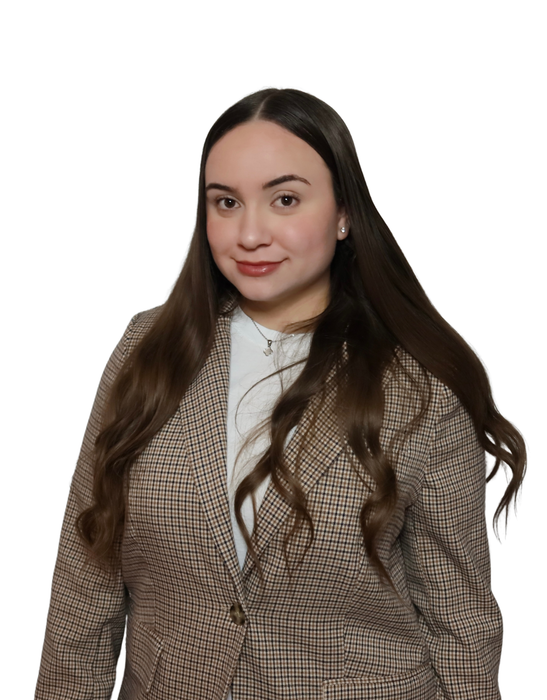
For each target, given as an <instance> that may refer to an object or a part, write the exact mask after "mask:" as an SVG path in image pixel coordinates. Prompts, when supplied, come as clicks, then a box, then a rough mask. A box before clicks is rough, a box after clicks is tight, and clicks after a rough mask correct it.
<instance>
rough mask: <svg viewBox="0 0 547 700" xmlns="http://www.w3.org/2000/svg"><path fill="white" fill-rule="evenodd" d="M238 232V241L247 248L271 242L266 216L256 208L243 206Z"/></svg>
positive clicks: (250, 248)
mask: <svg viewBox="0 0 547 700" xmlns="http://www.w3.org/2000/svg"><path fill="white" fill-rule="evenodd" d="M238 233H239V235H238V243H239V244H240V245H241V246H243V247H244V248H247V249H248V250H252V249H254V248H258V246H261V245H270V243H271V242H272V235H271V231H270V228H269V226H268V222H267V217H266V216H264V215H263V214H262V213H261V212H259V211H258V209H257V208H253V207H250V208H245V210H244V211H243V212H242V215H241V217H240V219H239V232H238Z"/></svg>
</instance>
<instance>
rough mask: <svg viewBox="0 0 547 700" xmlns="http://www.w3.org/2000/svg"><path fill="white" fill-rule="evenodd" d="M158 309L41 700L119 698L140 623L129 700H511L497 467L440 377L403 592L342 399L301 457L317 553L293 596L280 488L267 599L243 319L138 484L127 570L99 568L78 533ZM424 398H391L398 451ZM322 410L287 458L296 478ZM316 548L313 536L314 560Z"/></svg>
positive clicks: (396, 528)
mask: <svg viewBox="0 0 547 700" xmlns="http://www.w3.org/2000/svg"><path fill="white" fill-rule="evenodd" d="M158 311H159V308H156V309H152V310H150V311H146V312H143V313H140V314H137V315H136V316H135V317H133V319H132V320H131V322H130V324H129V326H128V327H127V329H126V331H125V333H124V336H123V338H122V339H121V340H120V342H119V343H118V345H117V347H116V348H115V349H114V352H113V353H112V356H111V358H110V360H109V362H108V364H107V366H106V368H105V371H104V374H103V377H102V379H101V382H100V385H99V389H98V392H97V397H96V400H95V403H94V405H93V409H92V412H91V416H90V419H89V423H88V426H87V429H86V433H85V437H84V440H83V445H82V448H81V453H80V456H79V459H78V462H77V466H76V470H75V474H74V477H73V480H72V486H71V490H70V496H69V500H68V506H67V510H66V515H65V520H64V524H63V528H62V534H61V540H60V545H59V552H58V558H57V563H56V568H55V574H54V579H53V587H52V595H51V603H50V610H49V615H48V622H47V629H46V635H45V642H44V648H43V654H42V662H41V667H40V673H39V678H38V684H37V689H36V698H37V699H38V700H84V699H85V700H88V699H89V700H91V699H93V700H99V699H103V698H104V699H106V698H110V697H111V693H112V688H113V685H114V680H115V672H116V661H117V658H118V654H119V650H120V646H121V642H122V638H123V634H124V629H125V627H126V623H127V638H126V645H127V653H126V666H125V673H124V678H123V684H122V688H121V693H120V696H119V697H120V698H121V699H122V700H160V699H161V700H190V699H191V700H223V699H224V698H226V696H227V693H228V688H229V687H230V685H232V692H233V697H234V700H282V699H286V700H289V698H290V700H295V699H298V700H403V699H404V700H441V699H443V700H456V699H458V700H494V699H495V698H499V697H500V696H499V691H498V685H497V671H498V663H499V657H500V653H501V632H502V624H501V616H500V612H499V609H498V607H497V604H496V602H495V600H494V598H493V596H492V593H491V590H490V564H489V552H488V543H487V534H486V526H485V518H484V490H485V458H484V452H483V450H482V449H481V447H480V446H479V443H478V441H477V438H476V436H475V433H474V429H473V426H472V423H471V420H470V419H469V417H468V415H467V413H466V412H465V411H464V409H463V408H462V406H461V404H460V403H459V401H458V400H457V399H456V397H455V396H454V395H453V393H452V392H451V391H449V390H448V389H447V388H446V387H445V386H444V385H442V384H441V383H440V382H439V381H438V380H436V379H434V378H431V383H432V401H431V404H430V408H429V410H428V413H427V416H426V418H425V419H424V420H423V421H422V423H421V425H420V427H419V428H418V429H417V431H416V432H415V433H414V434H413V435H412V437H411V438H410V440H409V441H408V442H407V443H406V445H405V447H404V449H403V450H402V451H401V452H400V453H399V455H398V457H397V459H396V463H395V468H396V472H397V478H398V485H399V496H400V497H399V503H398V507H397V512H396V515H395V517H394V520H393V522H392V525H391V527H390V528H389V530H388V532H387V533H386V534H385V536H384V537H383V539H382V541H381V543H380V555H381V557H382V560H383V562H384V563H385V565H386V567H387V569H388V570H389V572H390V575H391V577H392V579H393V582H394V584H395V587H396V588H397V590H398V593H399V595H396V594H395V593H394V592H393V591H392V590H391V589H390V588H389V587H386V586H385V585H382V583H381V582H380V580H379V578H378V575H377V573H376V571H375V569H374V568H373V567H372V566H371V564H370V562H369V560H368V558H367V555H366V553H365V549H364V545H363V540H362V536H361V530H360V525H359V512H360V508H361V506H362V503H363V502H364V499H365V497H366V495H367V483H366V482H363V481H361V480H360V479H359V478H358V477H357V476H356V473H355V471H354V469H353V468H352V467H351V464H350V458H349V457H348V453H347V451H346V450H344V445H343V444H342V441H341V440H340V438H339V437H337V436H336V435H337V433H336V430H335V423H334V420H335V418H334V416H333V412H332V411H329V404H328V402H327V404H326V406H325V408H324V410H323V411H322V412H321V414H320V418H319V425H318V428H317V433H316V435H317V439H316V440H314V441H313V442H311V443H310V444H306V445H304V446H303V453H302V457H301V459H302V462H301V468H300V479H301V482H302V484H303V488H304V491H305V493H306V495H307V498H308V507H309V510H310V512H311V515H312V518H313V521H314V525H315V539H314V541H313V545H312V546H311V548H310V549H309V550H308V552H307V554H306V555H305V557H304V559H303V562H302V564H301V566H300V568H299V569H298V570H297V573H296V575H295V576H294V577H293V579H292V580H289V578H288V576H287V570H286V565H285V560H284V558H283V552H282V540H283V536H284V532H285V531H284V526H285V524H286V523H287V522H288V516H289V514H290V509H289V506H288V505H287V503H286V502H285V501H284V500H283V499H282V498H281V497H280V496H279V495H278V493H277V492H276V490H275V489H274V487H273V486H272V485H271V484H270V486H269V487H268V490H267V492H266V495H265V497H264V500H263V502H262V504H261V506H260V509H259V512H258V516H257V532H256V533H255V534H253V538H254V545H255V548H256V551H257V553H258V555H259V557H260V561H261V564H262V567H263V571H264V585H263V586H262V587H261V586H260V581H259V576H258V572H257V570H256V567H255V565H254V564H253V562H252V560H251V558H250V557H249V556H248V557H247V559H246V561H245V564H244V567H243V571H241V570H240V568H239V566H238V560H237V556H236V551H235V546H234V540H233V534H232V530H231V523H230V516H229V508H228V501H227V489H226V462H225V456H226V442H225V441H226V409H227V398H228V386H229V360H230V326H229V324H230V320H229V318H228V317H222V316H221V317H219V321H218V325H217V329H216V335H215V342H214V346H213V349H212V351H211V353H210V355H209V357H208V358H207V360H206V362H205V365H204V366H203V368H202V370H201V372H200V374H199V375H198V377H197V378H196V379H195V380H194V382H193V383H192V385H191V386H190V388H189V390H188V391H187V393H186V395H185V396H184V398H183V400H182V402H181V404H180V406H179V409H178V411H177V412H176V413H175V414H174V415H173V416H172V418H171V419H170V420H169V421H168V422H167V423H166V424H165V425H164V427H163V428H162V429H161V430H160V431H159V432H158V433H157V435H156V436H155V437H154V438H153V440H152V441H151V443H150V444H149V445H148V447H147V448H146V450H145V451H144V452H143V454H142V455H141V456H140V457H139V458H138V460H137V461H136V462H135V464H134V466H133V467H132V470H131V476H130V486H129V496H128V515H127V522H126V528H125V533H124V539H123V544H122V566H121V568H120V571H118V572H117V574H116V575H114V576H112V575H108V574H106V573H104V572H103V571H102V570H101V569H100V568H99V567H97V566H95V565H93V564H92V563H89V562H87V563H86V556H85V550H84V548H83V546H82V544H81V542H80V540H79V538H78V535H77V533H76V529H75V519H76V516H77V514H78V513H79V512H80V511H81V510H82V509H83V508H84V507H87V506H88V505H89V504H90V501H91V485H92V467H91V465H92V460H91V454H92V450H93V445H94V440H95V437H96V435H97V432H98V429H99V424H100V419H101V412H102V407H103V405H104V400H105V396H106V393H107V391H108V388H109V386H110V385H111V383H112V381H113V379H114V377H115V375H116V373H117V372H118V371H119V368H120V367H121V364H122V362H123V360H124V357H125V356H126V355H127V353H128V352H129V351H130V350H131V349H132V347H134V345H135V344H136V343H137V342H138V340H139V339H140V338H141V337H142V336H143V334H145V333H146V331H147V330H148V329H149V328H150V327H151V325H152V323H153V322H154V319H155V318H156V317H157V314H158ZM404 358H405V359H404V361H405V362H407V363H409V365H410V364H412V362H414V361H413V360H412V359H411V358H410V357H409V356H407V355H404ZM406 389H408V387H406ZM406 389H405V387H404V386H403V384H401V383H400V382H397V381H388V382H387V383H386V385H385V393H386V407H385V419H384V427H383V429H382V434H381V438H382V441H383V444H385V445H387V441H388V440H389V438H390V436H391V435H393V431H395V430H396V429H397V428H399V427H401V426H402V425H404V423H405V422H406V421H407V420H408V418H409V416H410V413H409V412H410V411H411V408H410V403H411V401H410V400H409V398H408V392H407V391H406ZM312 408H313V401H312V406H310V407H309V408H308V409H306V411H305V413H304V415H303V417H302V419H301V421H300V423H299V426H298V428H297V431H296V433H295V435H294V437H293V439H292V440H291V442H290V443H289V445H288V446H287V448H286V451H285V458H286V461H287V464H288V466H289V468H290V467H291V465H294V460H295V458H296V455H297V452H298V449H299V447H300V446H301V445H300V443H301V442H302V440H301V437H300V436H301V435H302V434H303V432H304V431H305V428H306V426H307V425H308V421H309V420H310V415H311V410H312ZM299 538H300V539H299ZM306 541H307V536H306V534H305V529H304V531H303V532H302V533H301V534H300V535H299V536H298V538H297V539H296V542H295V547H296V549H297V550H298V547H299V546H300V551H303V547H304V544H305V543H306ZM291 551H294V550H291Z"/></svg>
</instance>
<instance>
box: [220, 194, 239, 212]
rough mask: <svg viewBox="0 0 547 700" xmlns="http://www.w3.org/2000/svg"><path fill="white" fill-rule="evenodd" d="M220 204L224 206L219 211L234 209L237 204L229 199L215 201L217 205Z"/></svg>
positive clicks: (222, 198) (223, 198)
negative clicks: (222, 203)
mask: <svg viewBox="0 0 547 700" xmlns="http://www.w3.org/2000/svg"><path fill="white" fill-rule="evenodd" d="M221 202H224V206H223V207H221V209H235V205H236V204H237V202H236V200H235V199H231V197H221V198H220V199H217V203H218V204H220V203H221Z"/></svg>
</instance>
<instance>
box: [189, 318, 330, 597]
mask: <svg viewBox="0 0 547 700" xmlns="http://www.w3.org/2000/svg"><path fill="white" fill-rule="evenodd" d="M230 321H231V318H230V316H223V315H220V316H219V317H218V321H217V326H216V330H215V337H214V342H213V347H212V350H211V352H210V353H209V357H208V358H207V360H206V361H205V364H204V365H203V367H202V369H201V371H200V373H199V374H198V376H197V377H196V379H195V380H194V381H193V382H192V384H191V385H190V387H189V389H188V390H187V392H186V394H185V396H184V398H183V400H182V402H181V404H180V406H179V417H180V421H181V428H182V430H183V432H184V436H185V440H186V442H187V444H188V448H189V452H190V457H191V461H192V465H193V469H194V476H195V483H196V488H197V492H198V494H199V497H200V499H201V501H202V505H203V508H204V512H205V515H206V518H207V522H208V525H209V527H210V530H211V533H212V536H213V538H214V540H215V542H216V544H217V546H218V548H219V550H220V553H221V555H222V557H223V558H224V560H225V562H226V565H227V567H228V569H229V571H230V574H231V575H232V577H233V579H234V582H235V585H236V589H237V592H238V595H239V596H240V599H241V600H243V599H244V588H243V578H244V577H246V576H247V574H248V573H249V572H250V571H251V570H252V569H253V568H254V562H253V561H252V559H251V557H250V556H249V555H247V558H246V560H245V563H244V566H243V571H241V570H240V568H239V563H238V559H237V554H236V549H235V544H234V538H233V532H232V524H231V519H230V510H229V506H228V492H227V484H226V481H227V468H226V416H227V409H228V391H229V382H230ZM330 376H332V372H331V375H330ZM333 398H334V397H333V392H332V390H331V391H329V392H327V396H326V399H325V404H324V406H323V408H322V409H321V413H320V414H319V416H318V419H317V424H316V428H315V431H314V434H315V439H313V440H307V441H305V442H304V441H303V436H304V435H305V434H306V430H307V429H308V427H309V426H310V423H311V419H312V417H313V411H314V409H315V408H316V406H317V405H318V401H319V399H318V397H314V398H313V399H312V401H311V402H310V405H309V406H308V407H307V408H306V410H305V411H304V413H303V415H302V418H301V419H300V422H299V424H298V426H297V428H296V431H295V433H294V435H293V437H292V439H291V441H290V442H289V444H288V446H287V447H286V449H285V460H286V464H287V466H288V468H289V469H290V470H291V471H292V470H294V469H295V466H296V461H297V457H298V453H299V451H301V455H300V469H299V478H300V481H301V484H302V488H303V490H304V493H307V492H309V491H310V489H311V488H313V486H314V484H315V483H316V482H317V480H318V479H319V478H320V477H321V475H322V474H323V473H324V472H325V471H326V470H327V469H328V468H329V466H330V465H331V464H332V462H333V461H334V460H335V459H336V457H337V455H338V454H339V453H340V452H341V450H342V448H343V443H342V441H341V440H340V439H339V437H338V434H337V427H336V420H335V414H334V412H333V411H332V410H329V409H330V408H331V405H332V400H333ZM290 510H291V509H290V506H289V504H288V503H286V502H285V500H284V499H283V498H282V497H281V496H280V495H279V493H278V492H277V490H276V489H275V487H274V486H273V484H272V483H270V484H269V486H268V488H267V490H266V493H265V495H264V499H263V501H262V503H261V505H260V508H259V511H258V513H257V522H256V527H255V530H254V532H253V535H252V541H253V545H254V548H255V550H256V552H257V554H258V556H259V557H260V555H261V553H262V552H263V551H264V549H265V547H266V546H267V545H268V543H269V541H270V540H271V538H272V536H273V535H274V534H276V533H278V532H279V530H280V527H281V525H282V522H283V521H284V520H285V518H286V517H287V516H288V515H289V514H290Z"/></svg>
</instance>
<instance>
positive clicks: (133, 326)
mask: <svg viewBox="0 0 547 700" xmlns="http://www.w3.org/2000/svg"><path fill="white" fill-rule="evenodd" d="M164 306H165V304H161V305H160V306H154V307H153V308H151V309H146V311H139V312H138V313H136V314H135V315H134V316H133V318H132V319H131V321H130V322H129V325H128V326H127V330H126V332H125V341H126V344H127V345H128V346H129V347H130V348H133V347H134V346H135V345H136V344H137V343H138V342H139V341H140V340H142V339H143V338H144V336H145V335H146V334H147V333H148V332H149V330H150V329H151V328H152V326H153V325H154V323H155V322H156V320H157V319H158V317H159V315H160V314H161V312H162V311H163V308H164Z"/></svg>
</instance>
